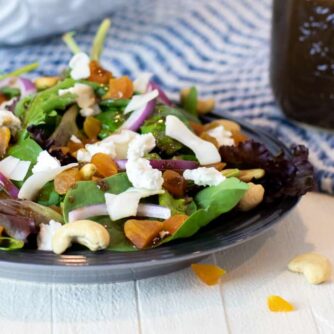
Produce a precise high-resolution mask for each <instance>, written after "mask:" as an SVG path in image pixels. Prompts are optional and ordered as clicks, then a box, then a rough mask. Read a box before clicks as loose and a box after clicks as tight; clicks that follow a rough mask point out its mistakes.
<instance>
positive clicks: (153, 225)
mask: <svg viewBox="0 0 334 334" xmlns="http://www.w3.org/2000/svg"><path fill="white" fill-rule="evenodd" d="M162 226H163V223H162V222H160V221H158V220H137V219H129V220H127V221H126V222H125V224H124V233H125V236H126V237H127V238H128V239H129V240H130V241H131V242H132V243H133V244H134V245H135V246H136V247H137V248H139V249H141V248H145V247H148V246H150V245H151V244H152V242H153V239H154V238H156V237H157V236H158V235H159V232H160V231H161V230H162Z"/></svg>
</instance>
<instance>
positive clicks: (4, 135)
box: [0, 126, 10, 158]
mask: <svg viewBox="0 0 334 334" xmlns="http://www.w3.org/2000/svg"><path fill="white" fill-rule="evenodd" d="M9 141H10V130H9V129H8V128H7V127H6V126H3V127H1V128H0V157H1V158H2V157H3V156H4V155H5V154H6V152H7V148H8V145H9Z"/></svg>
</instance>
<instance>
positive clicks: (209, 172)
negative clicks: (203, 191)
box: [183, 167, 225, 186]
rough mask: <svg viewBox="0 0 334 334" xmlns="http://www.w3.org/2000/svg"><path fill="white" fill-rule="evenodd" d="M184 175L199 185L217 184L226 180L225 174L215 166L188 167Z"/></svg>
mask: <svg viewBox="0 0 334 334" xmlns="http://www.w3.org/2000/svg"><path fill="white" fill-rule="evenodd" d="M183 177H184V178H185V179H186V180H191V181H194V183H195V184H197V185H198V186H216V185H218V184H220V183H221V182H223V181H224V180H225V176H224V175H222V173H220V172H219V171H218V170H217V169H216V168H213V167H209V168H208V167H199V168H196V169H186V170H185V171H184V172H183Z"/></svg>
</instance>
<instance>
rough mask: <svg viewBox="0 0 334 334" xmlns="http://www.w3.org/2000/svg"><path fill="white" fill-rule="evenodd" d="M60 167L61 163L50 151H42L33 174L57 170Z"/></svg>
mask: <svg viewBox="0 0 334 334" xmlns="http://www.w3.org/2000/svg"><path fill="white" fill-rule="evenodd" d="M60 166H61V165H60V162H59V161H58V160H57V159H56V158H54V157H53V156H51V155H50V154H49V152H48V151H42V152H41V153H40V154H39V155H38V157H37V163H36V165H35V166H34V167H33V169H32V172H33V174H35V173H37V172H44V171H47V170H49V169H56V168H59V167H60Z"/></svg>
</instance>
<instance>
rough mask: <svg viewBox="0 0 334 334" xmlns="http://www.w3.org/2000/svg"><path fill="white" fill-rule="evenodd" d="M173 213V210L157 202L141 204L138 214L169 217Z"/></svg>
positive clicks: (162, 217)
mask: <svg viewBox="0 0 334 334" xmlns="http://www.w3.org/2000/svg"><path fill="white" fill-rule="evenodd" d="M171 215H172V213H171V210H170V209H169V208H167V207H165V206H161V205H156V204H139V206H138V210H137V216H140V217H151V218H158V219H168V218H170V217H171Z"/></svg>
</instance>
